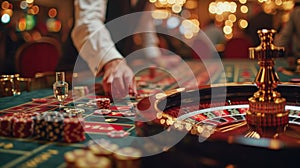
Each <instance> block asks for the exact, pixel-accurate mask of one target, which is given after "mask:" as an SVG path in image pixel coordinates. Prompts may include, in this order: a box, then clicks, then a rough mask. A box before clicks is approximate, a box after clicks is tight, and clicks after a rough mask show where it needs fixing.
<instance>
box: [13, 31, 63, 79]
mask: <svg viewBox="0 0 300 168" xmlns="http://www.w3.org/2000/svg"><path fill="white" fill-rule="evenodd" d="M60 47H61V46H60V44H59V42H58V41H57V40H56V39H54V38H50V37H42V38H41V39H39V40H36V41H31V42H28V43H25V44H23V45H22V46H20V48H19V49H18V50H17V52H16V57H15V61H16V62H15V63H16V71H17V72H18V73H19V74H20V76H21V77H26V78H34V77H35V75H36V74H37V73H41V72H55V70H56V66H57V65H58V62H59V59H60V57H61V54H62V51H61V48H60Z"/></svg>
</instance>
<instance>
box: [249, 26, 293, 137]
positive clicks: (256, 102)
mask: <svg viewBox="0 0 300 168" xmlns="http://www.w3.org/2000/svg"><path fill="white" fill-rule="evenodd" d="M257 33H258V35H259V37H260V40H261V44H260V45H259V46H257V47H255V48H249V54H250V58H251V59H258V64H259V66H260V68H259V71H258V73H257V75H256V77H255V81H254V83H255V84H256V86H257V87H258V91H257V92H255V93H254V94H253V96H252V97H250V98H249V110H248V111H247V113H246V121H247V124H248V126H249V127H250V128H251V129H252V131H255V132H257V133H259V134H260V135H261V136H275V135H278V133H280V132H282V131H284V129H285V128H286V126H287V124H288V120H289V119H288V112H287V111H285V104H286V100H285V98H282V97H281V94H280V93H279V92H277V91H275V90H274V89H275V88H276V87H277V85H278V84H279V77H278V75H277V73H276V72H275V69H274V59H275V58H278V57H283V56H284V48H283V47H277V46H275V45H274V44H273V37H274V35H275V33H276V31H275V30H266V29H263V30H259V31H258V32H257Z"/></svg>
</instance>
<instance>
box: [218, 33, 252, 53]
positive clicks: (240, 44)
mask: <svg viewBox="0 0 300 168" xmlns="http://www.w3.org/2000/svg"><path fill="white" fill-rule="evenodd" d="M251 46H252V44H251V40H249V39H248V38H244V37H237V38H232V39H230V40H228V41H227V42H226V44H225V48H224V52H223V58H249V47H251Z"/></svg>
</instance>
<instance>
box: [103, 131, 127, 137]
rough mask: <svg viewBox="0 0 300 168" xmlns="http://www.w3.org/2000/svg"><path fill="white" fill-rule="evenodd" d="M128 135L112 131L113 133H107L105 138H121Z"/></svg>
mask: <svg viewBox="0 0 300 168" xmlns="http://www.w3.org/2000/svg"><path fill="white" fill-rule="evenodd" d="M128 135H129V133H128V132H126V131H124V130H120V131H116V130H114V131H110V132H108V133H107V136H108V137H110V138H123V137H126V136H128Z"/></svg>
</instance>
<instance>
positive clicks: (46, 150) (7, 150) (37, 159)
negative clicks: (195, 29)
mask: <svg viewBox="0 0 300 168" xmlns="http://www.w3.org/2000/svg"><path fill="white" fill-rule="evenodd" d="M277 63H278V64H279V65H278V64H277V65H276V66H286V62H285V61H284V60H280V61H277ZM257 69H258V65H257V62H256V61H246V60H226V61H224V70H225V73H226V74H228V75H226V80H227V82H245V81H244V79H243V77H241V75H240V74H242V73H245V72H247V73H249V74H248V75H250V78H249V79H247V81H248V82H249V80H250V81H252V80H253V79H254V77H255V74H256V72H257ZM228 71H230V75H229V72H228ZM215 75H216V77H214V79H215V81H214V82H215V83H218V80H220V79H221V78H220V77H219V76H218V74H215ZM278 75H279V77H280V80H281V81H289V80H290V79H291V78H299V75H286V74H283V73H278ZM96 81H98V80H96ZM84 82H85V84H86V82H87V83H89V81H84ZM98 82H99V81H98ZM167 88H168V87H166V89H167ZM52 94H53V90H52V88H48V89H41V90H33V91H30V92H25V91H24V92H22V93H21V95H16V96H10V97H3V98H0V112H1V113H3V112H5V110H6V109H8V108H11V107H16V106H18V105H22V104H23V103H28V102H31V101H32V98H43V97H47V96H52ZM78 101H79V102H80V101H82V102H86V101H88V100H87V99H86V100H84V99H83V100H78ZM72 105H73V104H72V103H70V106H72ZM92 112H93V109H88V110H87V113H86V120H87V121H89V122H93V121H97V122H102V120H103V118H99V117H98V116H93V115H90V114H91V113H92ZM117 119H118V121H116V122H115V124H121V125H122V124H124V125H125V127H124V129H129V130H130V133H131V136H132V138H134V135H135V134H134V127H135V126H134V121H133V119H130V118H127V119H122V118H118V117H117ZM127 126H128V127H127ZM93 135H94V137H89V136H87V139H86V140H85V141H84V142H80V143H73V144H66V143H61V142H47V141H37V140H35V139H32V138H24V139H18V138H13V137H0V167H5V168H9V167H31V166H32V167H42V168H48V167H49V168H53V167H65V166H66V164H65V162H64V158H63V155H64V153H65V152H67V151H70V150H74V149H77V148H84V147H86V144H87V143H88V142H89V140H91V138H93V139H95V138H97V139H98V138H99V139H100V138H102V137H107V136H106V135H105V134H93ZM112 141H117V142H116V143H120V141H121V142H122V144H123V145H124V146H126V144H127V143H132V139H131V138H130V137H129V138H127V139H126V140H125V141H122V140H120V139H112ZM42 155H48V156H49V158H48V159H42V158H41V156H42Z"/></svg>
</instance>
